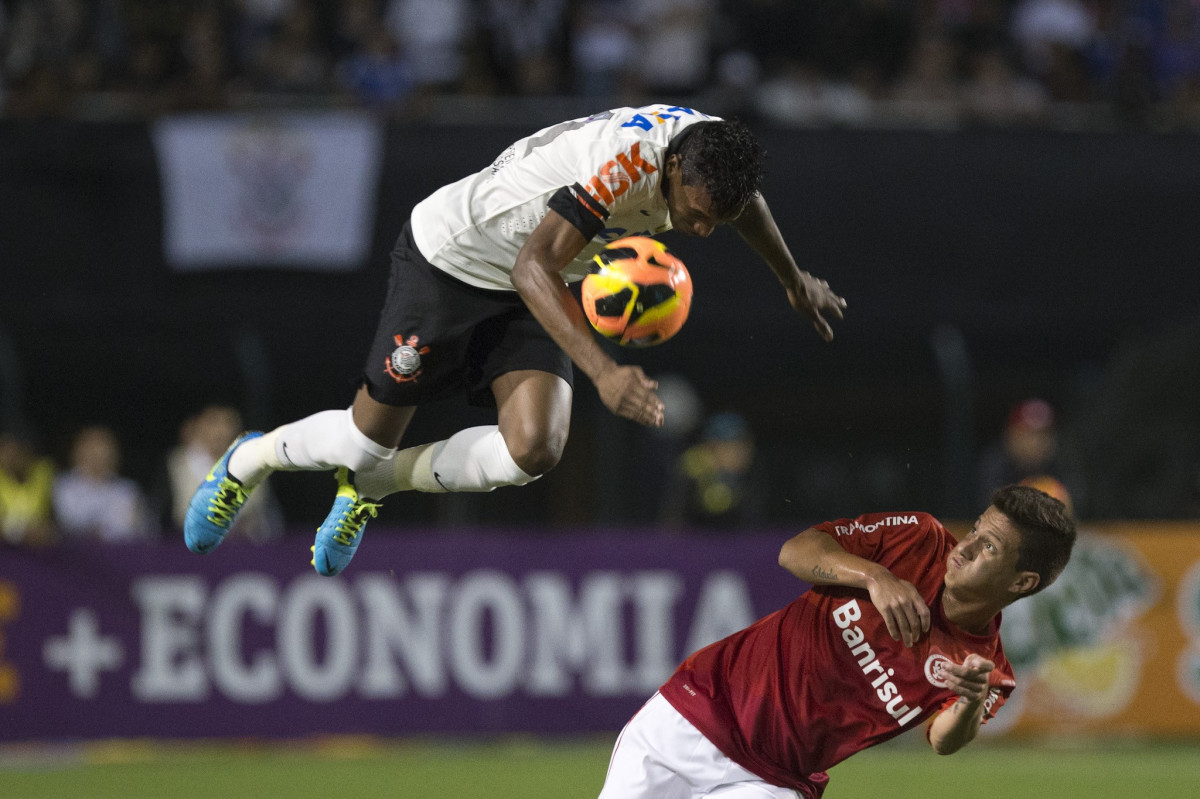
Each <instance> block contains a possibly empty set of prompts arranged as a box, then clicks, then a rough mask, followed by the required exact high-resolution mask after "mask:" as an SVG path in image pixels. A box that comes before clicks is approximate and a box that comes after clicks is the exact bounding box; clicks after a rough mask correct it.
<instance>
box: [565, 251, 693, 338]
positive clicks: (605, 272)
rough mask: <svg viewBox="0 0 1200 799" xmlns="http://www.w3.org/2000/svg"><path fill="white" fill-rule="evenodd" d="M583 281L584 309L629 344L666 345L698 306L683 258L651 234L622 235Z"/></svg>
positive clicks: (608, 334) (603, 330)
mask: <svg viewBox="0 0 1200 799" xmlns="http://www.w3.org/2000/svg"><path fill="white" fill-rule="evenodd" d="M592 261H593V263H592V271H591V274H589V275H587V277H585V278H584V279H583V286H582V288H581V290H580V296H581V298H582V300H583V312H584V313H585V314H586V315H587V318H588V321H589V322H591V323H592V327H594V328H596V331H597V332H598V333H600V335H602V336H604V337H605V338H607V339H609V340H611V341H615V342H616V343H618V344H620V345H621V346H623V347H649V346H651V345H654V344H661V343H663V342H664V341H666V340H667V339H669V338H670V337H671V336H673V335H675V334H676V333H678V332H679V328H681V327H683V323H684V322H686V321H687V317H688V311H689V310H691V307H692V278H691V275H689V274H688V271H687V267H686V266H684V265H683V261H681V260H679V259H678V258H676V257H675V256H674V255H672V254H671V253H669V252H668V251H667V248H666V246H665V245H664V244H662V243H661V242H658V241H655V240H654V239H651V238H646V237H645V236H629V237H627V238H623V239H618V240H617V241H614V242H613V243H612V244H609V245H608V246H607V247H605V248H604V249H603V250H601V251H600V252H599V253H597V254H596V256H595V258H593V259H592Z"/></svg>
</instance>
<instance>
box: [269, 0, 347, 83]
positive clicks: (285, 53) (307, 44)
mask: <svg viewBox="0 0 1200 799" xmlns="http://www.w3.org/2000/svg"><path fill="white" fill-rule="evenodd" d="M331 72H332V69H331V64H330V59H329V54H328V50H327V48H326V47H325V43H324V42H323V41H322V38H321V31H320V27H319V17H318V14H317V7H316V5H315V3H314V2H313V0H295V2H294V3H293V4H292V5H291V7H290V8H289V9H288V11H287V13H286V14H285V15H284V17H283V20H282V22H281V24H280V26H279V30H278V31H277V32H276V33H275V34H274V35H272V36H271V37H270V38H269V39H267V40H266V41H265V42H264V43H263V44H262V45H261V46H260V49H259V50H258V52H257V53H256V54H255V56H254V57H253V58H252V62H251V71H250V82H251V85H253V86H254V87H255V88H256V89H258V90H260V91H267V92H280V93H285V94H302V95H309V94H319V93H322V92H326V91H328V90H329V89H330V88H331V83H330V75H331Z"/></svg>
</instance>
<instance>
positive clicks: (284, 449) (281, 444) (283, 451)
mask: <svg viewBox="0 0 1200 799" xmlns="http://www.w3.org/2000/svg"><path fill="white" fill-rule="evenodd" d="M279 448H280V450H281V452H280V454H281V455H283V459H284V460H285V461H287V462H288V463H291V464H292V466H295V465H296V464H295V463H292V459H291V458H289V457H288V454H287V442H286V441H281V442H279Z"/></svg>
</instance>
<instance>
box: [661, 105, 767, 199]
mask: <svg viewBox="0 0 1200 799" xmlns="http://www.w3.org/2000/svg"><path fill="white" fill-rule="evenodd" d="M682 135H684V136H685V138H684V139H683V140H682V141H681V142H680V144H679V149H678V150H676V152H677V153H678V155H679V168H680V173H681V177H682V179H683V184H684V185H685V186H697V185H699V186H702V187H704V190H705V191H707V192H708V196H709V199H711V200H712V203H713V210H714V211H716V212H717V213H718V214H719V215H721V216H723V217H726V218H728V219H733V218H735V217H737V216H738V214H740V213H741V212H742V210H743V209H744V208H745V207H746V206H747V205H748V204H749V203H750V201H751V200H753V199H754V198H755V197H756V196H758V193H759V191H760V189H761V188H762V179H763V157H764V156H765V152H764V150H763V147H762V145H761V144H759V143H758V139H757V138H755V136H754V134H753V133H751V132H750V129H749V128H747V127H746V126H745V125H743V124H742V123H741V122H737V121H734V120H713V121H711V122H697V123H696V124H694V125H691V126H689V127H688V128H686V129H685V130H684V133H683V134H682Z"/></svg>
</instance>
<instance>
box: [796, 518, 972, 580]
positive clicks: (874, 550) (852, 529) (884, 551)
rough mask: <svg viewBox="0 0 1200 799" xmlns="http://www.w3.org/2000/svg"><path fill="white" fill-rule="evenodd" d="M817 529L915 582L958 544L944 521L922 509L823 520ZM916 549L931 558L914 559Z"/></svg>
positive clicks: (851, 552) (902, 577)
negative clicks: (922, 511)
mask: <svg viewBox="0 0 1200 799" xmlns="http://www.w3.org/2000/svg"><path fill="white" fill-rule="evenodd" d="M815 529H817V530H820V531H821V532H823V533H825V534H827V535H828V536H829V537H830V538H832V539H833V540H834V541H837V543H838V545H839V546H841V547H842V549H844V550H846V551H847V552H849V553H850V554H852V555H858V556H859V557H860V558H866V559H867V560H870V561H873V562H875V563H879V564H881V565H883V566H886V567H887V568H888V570H890V571H891V572H892V573H893V574H895V575H896V576H897V577H900V578H901V579H904V580H908V581H910V582H912V583H915V584H919V583H920V581H919V579H918V578H920V577H922V576H923V575H924V572H925V570H926V569H927V568H928V566H929V565H930V564H931V562H933V561H936V560H937V559H939V558H944V557H945V554H946V553H948V552H949V550H950V549H951V548H953V547H954V544H955V541H954V538H953V537H952V536H951V535H950V533H949V531H947V530H946V528H945V527H943V526H942V523H941V522H939V521H938V520H937V519H935V518H934V517H933V516H930V515H929V514H928V513H920V512H912V513H867V514H864V515H862V516H859V517H857V518H854V519H836V520H834V521H829V522H823V523H821V524H818V525H816V526H815ZM914 552H926V553H928V558H920V557H918V558H914V557H913V553H914ZM940 576H941V575H940V574H939V575H938V578H939V579H940Z"/></svg>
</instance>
